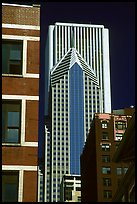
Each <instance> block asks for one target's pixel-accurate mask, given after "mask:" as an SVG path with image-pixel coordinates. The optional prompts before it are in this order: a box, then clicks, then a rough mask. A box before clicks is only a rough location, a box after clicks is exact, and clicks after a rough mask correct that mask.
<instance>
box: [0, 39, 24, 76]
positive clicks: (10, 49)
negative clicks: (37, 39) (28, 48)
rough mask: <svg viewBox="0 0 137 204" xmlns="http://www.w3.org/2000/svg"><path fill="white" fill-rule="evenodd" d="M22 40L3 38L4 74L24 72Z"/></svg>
mask: <svg viewBox="0 0 137 204" xmlns="http://www.w3.org/2000/svg"><path fill="white" fill-rule="evenodd" d="M22 50H23V43H22V41H19V40H18V41H16V40H2V74H18V75H21V74H22Z"/></svg>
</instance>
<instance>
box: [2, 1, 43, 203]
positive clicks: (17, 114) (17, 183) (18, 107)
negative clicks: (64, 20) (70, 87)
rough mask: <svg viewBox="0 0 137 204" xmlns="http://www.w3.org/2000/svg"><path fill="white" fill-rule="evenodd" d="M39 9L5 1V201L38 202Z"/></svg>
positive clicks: (3, 123) (3, 178)
mask: <svg viewBox="0 0 137 204" xmlns="http://www.w3.org/2000/svg"><path fill="white" fill-rule="evenodd" d="M39 67H40V7H39V6H38V5H37V6H34V5H21V4H6V3H2V202H36V201H37V174H38V105H39Z"/></svg>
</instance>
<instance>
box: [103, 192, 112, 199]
mask: <svg viewBox="0 0 137 204" xmlns="http://www.w3.org/2000/svg"><path fill="white" fill-rule="evenodd" d="M104 198H112V191H111V190H104Z"/></svg>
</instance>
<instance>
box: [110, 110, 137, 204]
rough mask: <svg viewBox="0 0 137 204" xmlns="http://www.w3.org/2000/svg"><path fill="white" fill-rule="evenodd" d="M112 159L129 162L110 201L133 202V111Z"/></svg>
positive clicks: (117, 161)
mask: <svg viewBox="0 0 137 204" xmlns="http://www.w3.org/2000/svg"><path fill="white" fill-rule="evenodd" d="M112 159H113V161H114V162H116V163H120V162H121V161H122V162H126V163H129V168H128V171H127V172H126V174H125V176H124V177H123V178H122V180H121V182H120V185H119V186H118V188H117V190H116V193H115V194H114V196H113V199H112V202H135V113H134V114H133V116H132V119H131V120H130V123H129V124H128V127H127V129H126V131H125V134H124V137H123V139H122V141H121V143H120V145H119V147H118V149H117V151H116V152H115V154H114V156H113V158H112Z"/></svg>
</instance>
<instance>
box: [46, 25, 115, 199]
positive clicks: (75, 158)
mask: <svg viewBox="0 0 137 204" xmlns="http://www.w3.org/2000/svg"><path fill="white" fill-rule="evenodd" d="M46 69H48V70H49V81H48V84H45V86H46V87H48V91H49V93H50V96H51V98H50V103H49V104H50V107H49V109H50V114H51V141H50V144H51V148H50V149H51V151H50V159H51V160H50V161H51V163H50V175H51V177H50V178H51V180H50V181H49V183H50V184H49V185H48V186H49V189H47V191H48V192H50V199H51V200H50V201H59V200H60V182H61V179H62V176H63V175H64V174H66V173H67V174H69V173H70V174H80V154H81V152H82V149H83V146H84V142H85V141H86V137H87V134H88V130H89V129H90V125H91V122H92V118H93V115H94V113H96V112H99V113H103V112H107V113H111V93H110V67H109V36H108V29H106V28H104V26H103V25H92V24H76V23H55V25H50V26H49V33H48V38H47V44H46ZM45 102H46V105H47V104H48V102H47V99H46V98H45ZM45 165H46V164H45ZM45 178H46V174H45ZM47 184H48V183H47ZM47 196H48V194H47Z"/></svg>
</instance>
